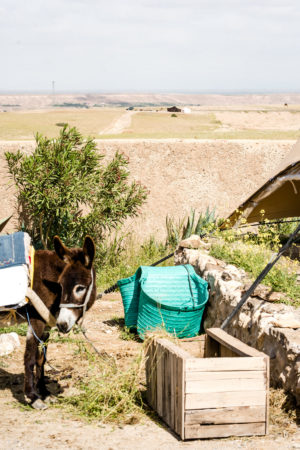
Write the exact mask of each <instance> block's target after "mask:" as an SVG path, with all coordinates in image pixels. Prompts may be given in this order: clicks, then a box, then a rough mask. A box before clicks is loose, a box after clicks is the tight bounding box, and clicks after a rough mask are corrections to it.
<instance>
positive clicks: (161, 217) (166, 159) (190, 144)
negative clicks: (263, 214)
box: [0, 139, 293, 238]
mask: <svg viewBox="0 0 300 450" xmlns="http://www.w3.org/2000/svg"><path fill="white" fill-rule="evenodd" d="M97 145H98V148H99V150H100V152H101V153H103V154H105V155H106V158H111V157H112V156H113V154H114V153H115V152H116V151H117V150H118V151H122V152H124V153H125V154H126V155H127V156H128V157H129V160H130V163H129V169H130V172H131V176H132V177H133V178H135V179H136V180H139V181H141V183H142V184H144V185H145V186H147V188H148V189H149V191H150V192H149V196H148V200H147V203H146V205H145V206H144V207H143V208H142V212H141V216H140V217H139V218H135V219H134V220H133V222H131V223H127V228H128V230H131V229H134V230H135V233H136V234H137V235H138V236H139V237H142V238H144V237H146V236H149V235H150V234H154V235H155V236H157V237H158V238H159V237H163V236H164V235H165V217H166V214H169V215H171V216H174V217H178V218H180V217H182V216H183V215H184V214H186V213H188V212H189V211H190V210H191V208H195V209H196V210H197V211H198V212H200V211H203V210H205V209H206V207H207V206H210V208H213V207H216V208H217V212H218V215H219V216H221V217H225V216H226V215H228V214H229V213H230V212H231V211H232V210H233V209H234V208H236V207H237V206H238V205H239V204H240V203H241V202H242V201H243V200H245V199H246V198H247V197H249V195H250V194H251V193H252V192H253V191H254V190H256V189H257V188H258V187H260V185H261V184H262V183H263V182H264V181H266V179H267V178H268V174H269V173H270V172H272V171H274V169H275V168H276V166H277V165H278V164H279V163H280V162H281V161H282V159H283V158H284V157H285V156H286V155H287V153H288V152H289V151H290V149H291V147H292V145H293V141H263V140H260V141H254V140H252V141H248V140H244V141H225V140H206V141H204V140H171V139H170V140H126V141H124V140H99V141H97ZM33 146H34V143H33V142H28V141H27V142H25V141H23V142H1V143H0V176H1V179H0V196H1V197H0V198H1V212H0V218H2V217H5V216H7V215H9V214H11V213H12V212H13V210H14V205H15V199H14V196H13V188H12V186H9V178H8V171H7V167H6V163H5V158H4V152H5V151H7V150H10V151H14V150H17V149H18V148H21V149H22V150H23V151H26V152H30V151H31V150H32V148H33ZM12 226H13V223H12V224H11V226H10V229H9V228H7V230H11V229H12Z"/></svg>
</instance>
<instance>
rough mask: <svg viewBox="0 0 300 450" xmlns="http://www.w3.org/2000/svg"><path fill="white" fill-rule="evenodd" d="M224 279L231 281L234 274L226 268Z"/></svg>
mask: <svg viewBox="0 0 300 450" xmlns="http://www.w3.org/2000/svg"><path fill="white" fill-rule="evenodd" d="M222 280H224V281H231V280H232V275H231V274H230V273H229V272H227V271H226V270H225V271H224V272H223V273H222Z"/></svg>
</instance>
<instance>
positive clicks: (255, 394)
mask: <svg viewBox="0 0 300 450" xmlns="http://www.w3.org/2000/svg"><path fill="white" fill-rule="evenodd" d="M265 404H266V392H265V391H235V392H202V393H201V394H186V396H185V409H186V410H188V409H203V408H225V407H228V406H265Z"/></svg>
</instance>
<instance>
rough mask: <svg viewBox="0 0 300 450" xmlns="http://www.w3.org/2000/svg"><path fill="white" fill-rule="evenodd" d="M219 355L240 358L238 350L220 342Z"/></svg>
mask: <svg viewBox="0 0 300 450" xmlns="http://www.w3.org/2000/svg"><path fill="white" fill-rule="evenodd" d="M219 345H220V347H219V357H220V358H239V357H240V355H238V354H237V353H236V352H234V351H233V350H231V349H230V348H227V347H225V345H221V344H219Z"/></svg>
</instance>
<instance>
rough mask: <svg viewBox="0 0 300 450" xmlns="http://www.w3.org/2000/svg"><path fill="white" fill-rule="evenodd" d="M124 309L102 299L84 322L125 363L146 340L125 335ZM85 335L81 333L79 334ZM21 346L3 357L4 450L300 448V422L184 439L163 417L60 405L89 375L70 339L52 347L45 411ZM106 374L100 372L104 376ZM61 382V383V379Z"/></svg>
mask: <svg viewBox="0 0 300 450" xmlns="http://www.w3.org/2000/svg"><path fill="white" fill-rule="evenodd" d="M121 318H123V308H122V305H121V300H120V297H119V295H118V294H111V295H110V296H107V297H106V298H105V300H100V301H97V303H96V304H95V305H94V306H93V308H92V309H91V310H90V311H89V312H88V314H87V317H86V321H85V326H86V328H87V330H88V331H87V335H88V337H89V338H90V339H91V340H92V341H93V342H94V344H95V346H96V347H97V349H98V350H99V351H100V352H106V353H107V354H108V355H110V356H113V357H115V358H116V360H117V361H118V363H120V364H121V365H122V364H123V363H124V364H126V363H128V362H129V361H130V360H131V359H132V358H133V357H134V356H135V355H137V354H138V353H139V352H140V349H141V345H142V344H141V343H139V342H135V341H132V340H122V339H121V337H120V333H121V331H122V330H121V327H120V324H122V320H120V319H121ZM79 338H80V337H79ZM21 341H22V345H21V347H20V348H19V349H18V350H16V351H15V352H14V353H13V354H11V355H8V356H6V357H1V359H0V410H1V444H0V447H1V449H5V450H6V449H14V448H20V449H46V448H50V449H70V448H72V449H76V450H77V449H78V450H79V449H84V450H88V449H103V450H117V449H128V448H132V449H141V448H143V449H144V450H148V449H149V450H150V449H151V450H155V449H163V450H173V449H185V448H188V449H198V448H199V449H210V450H213V449H236V448H246V449H279V448H280V449H296V448H300V429H297V427H296V425H295V423H293V422H291V423H287V424H285V426H284V427H282V426H281V427H276V426H274V425H271V426H270V434H269V435H268V436H266V437H245V438H228V439H214V440H201V441H200V440H193V441H187V442H182V441H180V440H179V439H178V437H177V436H176V435H175V434H174V433H173V432H172V431H171V430H170V429H169V428H168V427H166V426H165V425H164V424H163V423H162V422H160V421H159V420H158V419H156V420H154V419H151V418H149V417H148V416H145V417H144V418H142V420H141V421H140V422H139V423H137V424H134V425H125V426H123V425H120V426H118V425H103V424H102V423H99V422H97V421H92V422H90V423H88V422H87V421H86V420H85V419H83V418H80V417H78V416H74V414H72V413H70V412H67V411H65V410H62V409H61V408H58V407H56V404H55V399H56V397H57V395H58V394H59V392H60V394H59V395H62V396H69V395H72V394H74V392H77V391H78V388H77V383H78V382H79V381H80V380H84V379H86V377H87V376H88V365H87V361H86V360H85V359H84V358H82V357H81V356H80V354H78V352H76V346H75V347H74V344H70V343H68V342H65V343H61V342H56V343H55V342H53V343H51V344H50V345H49V349H48V359H49V361H50V363H51V364H52V365H53V366H54V368H55V369H56V370H57V371H58V373H57V372H55V371H54V370H53V369H51V368H49V366H47V369H46V376H48V377H49V378H50V382H49V384H48V388H49V390H50V391H51V392H52V393H53V395H52V402H53V403H51V402H50V403H49V407H48V409H47V410H45V411H35V410H33V409H30V408H29V407H27V406H25V402H24V396H23V390H22V385H23V351H24V342H25V338H24V337H21ZM99 376H101V374H100V375H99ZM56 381H58V383H56Z"/></svg>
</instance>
